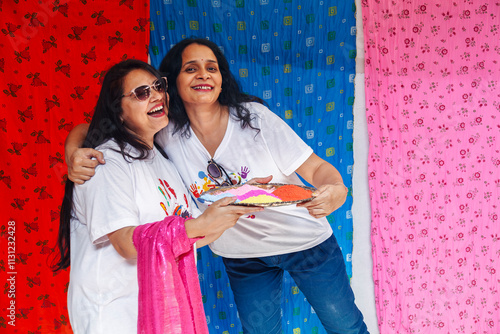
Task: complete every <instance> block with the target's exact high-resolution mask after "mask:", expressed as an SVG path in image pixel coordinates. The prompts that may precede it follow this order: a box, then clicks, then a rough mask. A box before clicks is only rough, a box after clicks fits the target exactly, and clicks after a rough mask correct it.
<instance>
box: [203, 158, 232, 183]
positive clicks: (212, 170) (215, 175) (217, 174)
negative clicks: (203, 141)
mask: <svg viewBox="0 0 500 334" xmlns="http://www.w3.org/2000/svg"><path fill="white" fill-rule="evenodd" d="M207 172H208V176H210V178H211V179H212V180H213V181H214V182H215V183H216V184H217V185H218V186H219V187H227V186H232V185H233V182H232V181H231V178H230V177H229V175H227V173H226V171H225V170H224V168H222V166H220V165H219V164H218V163H216V162H215V161H214V159H210V160H209V161H208V166H207ZM224 176H225V177H226V178H225V180H224ZM218 179H222V182H219V181H218Z"/></svg>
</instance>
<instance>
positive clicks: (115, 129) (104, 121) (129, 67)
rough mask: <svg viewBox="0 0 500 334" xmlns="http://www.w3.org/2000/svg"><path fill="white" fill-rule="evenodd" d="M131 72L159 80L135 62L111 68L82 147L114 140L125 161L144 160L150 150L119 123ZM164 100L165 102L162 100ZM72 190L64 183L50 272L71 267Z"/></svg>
mask: <svg viewBox="0 0 500 334" xmlns="http://www.w3.org/2000/svg"><path fill="white" fill-rule="evenodd" d="M133 70H144V71H146V72H149V73H151V74H152V75H154V76H155V77H157V78H158V79H160V77H161V76H160V74H159V72H158V71H157V70H156V69H155V68H154V67H152V66H151V65H149V64H147V63H145V62H143V61H140V60H136V59H129V60H125V61H122V62H120V63H118V64H116V65H114V66H112V67H111V68H110V69H109V70H108V71H107V73H106V75H105V77H104V80H103V83H102V87H101V92H100V94H99V98H98V100H97V104H96V106H95V110H94V115H93V116H92V121H91V122H90V125H89V129H88V132H87V136H86V137H85V141H84V143H83V147H89V148H96V147H97V146H99V145H100V144H102V143H104V142H106V141H108V140H109V139H113V140H114V141H115V142H116V143H117V144H118V147H119V148H120V151H119V152H120V153H121V154H122V155H123V158H124V159H125V160H127V161H132V160H135V159H145V158H147V157H148V154H149V152H150V147H149V146H148V145H147V144H146V143H145V142H144V141H143V140H141V139H140V138H139V137H138V136H137V135H135V134H133V133H132V132H131V131H129V130H127V129H126V128H125V126H124V124H123V123H122V121H121V115H122V113H123V109H122V104H121V100H122V96H123V93H124V92H123V86H124V82H125V77H126V76H127V75H128V74H129V73H130V72H132V71H133ZM165 101H167V99H165ZM127 145H131V146H132V147H134V148H135V149H136V152H137V155H132V153H131V152H130V150H127V149H126V146H127ZM73 189H74V183H73V182H72V181H70V180H67V181H66V186H65V191H64V198H63V202H62V205H61V212H60V217H59V235H58V238H57V247H58V248H59V258H58V259H56V261H57V262H56V263H55V264H53V265H52V270H53V271H58V270H61V269H66V268H68V267H69V266H70V259H71V256H70V249H71V247H70V229H71V218H72V209H73Z"/></svg>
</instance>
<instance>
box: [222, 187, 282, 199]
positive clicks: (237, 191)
mask: <svg viewBox="0 0 500 334" xmlns="http://www.w3.org/2000/svg"><path fill="white" fill-rule="evenodd" d="M252 190H260V191H263V192H265V193H266V194H270V193H271V192H272V190H265V189H262V188H259V187H257V186H253V185H251V184H244V185H242V186H241V187H238V188H234V189H229V190H228V191H227V192H229V193H231V194H233V196H238V197H239V196H241V195H244V194H246V193H248V192H250V191H252Z"/></svg>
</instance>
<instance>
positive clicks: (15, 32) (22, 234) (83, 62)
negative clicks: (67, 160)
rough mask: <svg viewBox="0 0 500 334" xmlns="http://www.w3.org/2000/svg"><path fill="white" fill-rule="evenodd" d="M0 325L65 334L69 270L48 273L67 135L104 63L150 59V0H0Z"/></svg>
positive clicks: (88, 110)
mask: <svg viewBox="0 0 500 334" xmlns="http://www.w3.org/2000/svg"><path fill="white" fill-rule="evenodd" d="M0 12H1V14H0V15H1V20H0V29H1V33H0V72H1V73H0V86H1V91H0V95H1V96H2V97H1V103H0V110H1V114H0V151H1V153H2V163H1V166H0V194H1V195H0V198H1V202H2V221H1V222H0V236H1V238H0V247H1V251H0V253H1V254H2V258H1V259H0V282H2V287H4V292H3V293H2V298H1V309H2V310H3V311H2V315H1V316H0V328H2V329H1V330H2V331H5V330H7V332H8V333H13V332H14V330H17V331H18V332H19V333H21V332H22V333H71V326H70V324H69V319H68V314H67V309H66V289H67V286H68V279H69V275H68V273H69V270H66V271H63V272H59V273H57V274H53V272H52V271H51V270H50V268H49V266H50V265H51V264H52V261H53V260H54V257H55V252H57V249H56V248H55V245H56V238H57V233H58V228H59V217H58V216H59V209H60V205H61V203H62V197H63V189H64V182H65V180H66V178H67V176H66V166H65V164H64V147H63V145H64V141H65V139H66V136H67V134H68V132H69V131H70V130H71V129H72V128H73V126H74V125H76V124H79V123H82V122H89V121H90V119H91V117H92V114H93V107H94V105H95V103H96V102H97V96H98V94H99V90H100V82H101V80H102V79H103V75H104V73H105V71H106V70H107V69H108V68H109V67H110V66H111V65H113V64H115V63H117V62H119V61H120V60H122V59H126V58H138V59H142V60H145V61H147V59H148V56H147V51H148V43H149V3H148V1H143V0H135V1H117V0H110V1H106V2H104V1H99V2H97V1H95V2H94V1H89V2H87V1H86V0H82V1H59V0H56V1H11V0H9V1H3V2H0Z"/></svg>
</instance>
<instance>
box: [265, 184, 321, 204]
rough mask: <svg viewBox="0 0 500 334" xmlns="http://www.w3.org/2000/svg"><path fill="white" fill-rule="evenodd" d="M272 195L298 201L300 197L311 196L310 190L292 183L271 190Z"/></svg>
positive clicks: (285, 199) (284, 199)
mask: <svg viewBox="0 0 500 334" xmlns="http://www.w3.org/2000/svg"><path fill="white" fill-rule="evenodd" d="M273 195H275V196H278V197H279V198H281V199H282V200H283V201H285V202H288V201H298V200H301V199H308V198H311V196H312V191H311V190H308V189H304V188H302V187H299V186H296V185H294V184H287V185H284V186H281V187H279V188H278V189H276V190H275V191H273Z"/></svg>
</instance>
